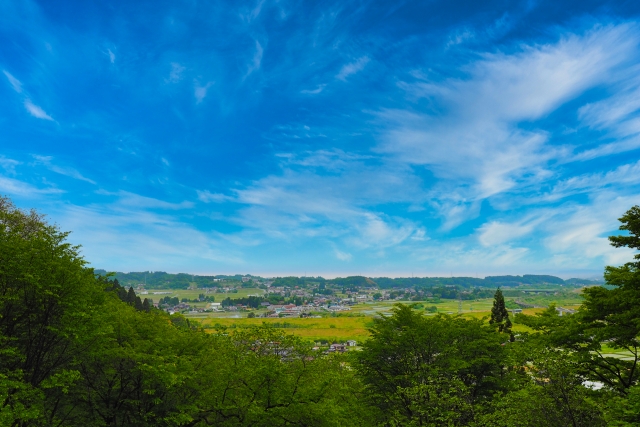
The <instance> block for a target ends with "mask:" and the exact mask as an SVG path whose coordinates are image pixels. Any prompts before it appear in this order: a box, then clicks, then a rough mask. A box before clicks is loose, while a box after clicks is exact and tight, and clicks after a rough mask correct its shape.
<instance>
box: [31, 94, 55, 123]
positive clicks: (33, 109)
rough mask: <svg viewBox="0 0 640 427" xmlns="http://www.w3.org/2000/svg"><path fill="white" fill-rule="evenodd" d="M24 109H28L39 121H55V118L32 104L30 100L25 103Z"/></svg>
mask: <svg viewBox="0 0 640 427" xmlns="http://www.w3.org/2000/svg"><path fill="white" fill-rule="evenodd" d="M24 108H26V109H27V111H28V112H29V114H31V115H32V116H33V117H35V118H37V119H43V120H50V121H53V118H52V117H51V116H50V115H48V114H47V113H46V112H45V111H44V110H43V109H42V108H40V107H39V106H37V105H35V104H34V103H33V102H31V100H30V99H26V100H25V101H24Z"/></svg>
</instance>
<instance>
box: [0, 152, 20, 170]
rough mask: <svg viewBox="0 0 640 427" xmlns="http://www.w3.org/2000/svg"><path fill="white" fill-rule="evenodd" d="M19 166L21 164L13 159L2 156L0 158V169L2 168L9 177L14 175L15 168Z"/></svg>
mask: <svg viewBox="0 0 640 427" xmlns="http://www.w3.org/2000/svg"><path fill="white" fill-rule="evenodd" d="M19 164H21V162H19V161H17V160H13V159H8V158H6V157H4V156H0V167H2V168H3V169H4V170H5V172H6V173H8V174H9V175H15V174H16V166H18V165H19Z"/></svg>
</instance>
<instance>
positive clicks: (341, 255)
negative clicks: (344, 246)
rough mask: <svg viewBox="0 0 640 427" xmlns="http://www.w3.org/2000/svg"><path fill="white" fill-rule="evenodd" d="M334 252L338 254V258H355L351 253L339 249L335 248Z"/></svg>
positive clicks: (341, 259) (348, 259)
mask: <svg viewBox="0 0 640 427" xmlns="http://www.w3.org/2000/svg"><path fill="white" fill-rule="evenodd" d="M334 253H335V254H336V258H338V259H339V260H340V261H351V259H352V258H353V256H352V255H351V254H350V253H348V252H342V251H340V250H338V249H334Z"/></svg>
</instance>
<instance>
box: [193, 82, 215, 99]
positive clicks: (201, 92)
mask: <svg viewBox="0 0 640 427" xmlns="http://www.w3.org/2000/svg"><path fill="white" fill-rule="evenodd" d="M211 86H213V82H207V84H205V85H204V86H201V85H200V84H199V83H198V82H196V84H195V88H194V91H193V95H194V96H195V98H196V103H197V104H199V103H201V102H202V101H203V100H204V98H206V96H207V91H208V90H209V88H210V87H211Z"/></svg>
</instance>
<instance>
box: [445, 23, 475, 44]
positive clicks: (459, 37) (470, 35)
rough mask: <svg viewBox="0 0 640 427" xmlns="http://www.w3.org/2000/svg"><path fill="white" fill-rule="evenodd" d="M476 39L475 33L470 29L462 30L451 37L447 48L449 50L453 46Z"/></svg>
mask: <svg viewBox="0 0 640 427" xmlns="http://www.w3.org/2000/svg"><path fill="white" fill-rule="evenodd" d="M474 38H475V33H474V32H473V31H471V30H470V29H468V28H463V29H460V30H458V31H456V32H455V33H454V34H452V35H451V36H450V37H449V40H448V41H447V43H446V45H445V48H446V49H448V48H450V47H451V46H456V45H459V44H462V43H464V42H466V41H467V40H472V39H474Z"/></svg>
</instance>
